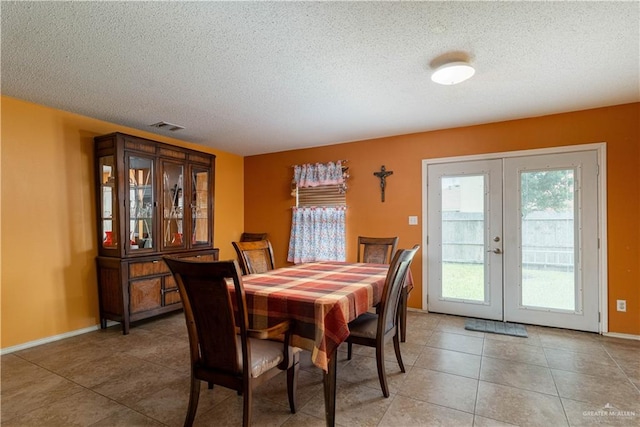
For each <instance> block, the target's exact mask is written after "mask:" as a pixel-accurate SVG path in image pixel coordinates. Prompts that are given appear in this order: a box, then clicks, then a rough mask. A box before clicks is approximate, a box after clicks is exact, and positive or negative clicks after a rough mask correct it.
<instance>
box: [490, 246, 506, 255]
mask: <svg viewBox="0 0 640 427" xmlns="http://www.w3.org/2000/svg"><path fill="white" fill-rule="evenodd" d="M487 252H493V253H494V254H498V255H500V254H501V253H502V249H500V248H495V249H489V250H488V251H487Z"/></svg>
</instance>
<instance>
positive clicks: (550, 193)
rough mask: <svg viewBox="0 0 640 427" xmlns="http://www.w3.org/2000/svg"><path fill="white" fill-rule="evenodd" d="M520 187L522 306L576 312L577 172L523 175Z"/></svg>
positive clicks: (551, 171) (524, 173) (549, 171)
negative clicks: (575, 181) (575, 187)
mask: <svg viewBox="0 0 640 427" xmlns="http://www.w3.org/2000/svg"><path fill="white" fill-rule="evenodd" d="M520 185H521V206H520V208H521V213H522V216H521V221H522V222H521V224H520V225H521V230H522V235H521V239H522V240H521V242H522V249H521V250H522V253H521V260H522V265H521V277H522V305H523V306H529V307H539V308H550V309H559V310H571V311H573V310H575V308H576V293H575V288H576V286H575V284H576V276H575V253H576V245H575V235H576V234H575V227H576V221H575V202H576V201H575V197H574V170H573V169H563V170H543V171H527V172H521V174H520Z"/></svg>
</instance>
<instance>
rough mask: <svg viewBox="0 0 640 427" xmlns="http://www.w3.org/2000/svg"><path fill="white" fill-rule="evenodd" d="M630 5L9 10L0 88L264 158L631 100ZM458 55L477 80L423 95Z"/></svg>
mask: <svg viewBox="0 0 640 427" xmlns="http://www.w3.org/2000/svg"><path fill="white" fill-rule="evenodd" d="M639 7H640V3H639V2H637V1H633V2H401V3H400V2H28V1H18V2H8V1H2V3H1V4H0V14H1V19H2V30H1V31H2V38H1V43H2V45H1V47H2V50H1V55H2V58H1V59H2V63H1V66H2V68H1V72H2V74H1V87H2V94H3V95H8V96H12V97H16V98H20V99H24V100H27V101H32V102H36V103H39V104H44V105H48V106H51V107H54V108H58V109H62V110H67V111H71V112H75V113H79V114H83V115H86V116H90V117H95V118H98V119H102V120H106V121H109V122H112V123H117V124H121V125H125V126H130V127H133V128H137V129H141V130H145V131H151V132H155V133H158V134H162V135H167V136H172V137H174V138H178V139H184V140H187V141H191V142H196V143H199V144H203V145H208V146H212V147H215V148H218V149H221V150H224V151H228V152H231V153H236V154H240V155H252V154H261V153H268V152H276V151H283V150H288V149H295V148H302V147H311V146H319V145H327V144H335V143H340V142H347V141H355V140H362V139H369V138H374V137H381V136H389V135H399V134H405V133H413V132H420V131H428V130H434V129H443V128H450V127H456V126H463V125H471V124H479V123H487V122H494V121H501V120H508V119H516V118H522V117H531V116H539V115H545V114H552V113H558V112H565V111H574V110H581V109H587V108H593V107H601V106H607V105H615V104H623V103H628V102H635V101H639V100H640V77H639V67H640V34H639V31H640V29H639V28H640V16H639V14H640V12H639ZM452 52H463V53H466V54H468V55H469V58H470V60H471V62H472V63H473V65H474V66H475V67H476V75H475V76H474V77H473V78H472V79H471V80H468V81H466V82H464V83H462V84H460V85H457V86H440V85H436V84H435V83H432V82H431V80H430V73H431V69H432V67H433V66H434V65H437V64H436V62H437V61H438V58H442V56H443V55H444V56H445V57H446V56H447V55H450V54H451V53H452ZM159 121H167V122H171V123H175V124H179V125H182V126H184V127H185V129H184V130H180V131H177V132H169V131H165V130H159V129H155V128H152V127H149V125H150V124H152V123H156V122H159Z"/></svg>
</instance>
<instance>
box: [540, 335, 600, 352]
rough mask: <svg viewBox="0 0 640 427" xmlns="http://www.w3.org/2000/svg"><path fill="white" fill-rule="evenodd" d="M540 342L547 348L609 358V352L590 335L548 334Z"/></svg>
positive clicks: (542, 336) (541, 337)
mask: <svg viewBox="0 0 640 427" xmlns="http://www.w3.org/2000/svg"><path fill="white" fill-rule="evenodd" d="M540 342H541V343H542V346H543V347H545V348H555V349H561V350H568V351H573V352H576V353H587V354H590V355H592V356H596V357H606V356H607V352H606V351H605V349H604V347H603V346H602V344H600V343H599V342H598V341H597V340H594V339H593V338H592V337H590V336H588V335H585V336H580V335H578V336H576V335H571V334H567V335H561V334H547V335H541V336H540Z"/></svg>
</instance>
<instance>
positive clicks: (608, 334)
mask: <svg viewBox="0 0 640 427" xmlns="http://www.w3.org/2000/svg"><path fill="white" fill-rule="evenodd" d="M602 335H604V336H605V337H611V338H623V339H625V340H636V341H640V335H631V334H620V333H618V332H605V333H603V334H602Z"/></svg>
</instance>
